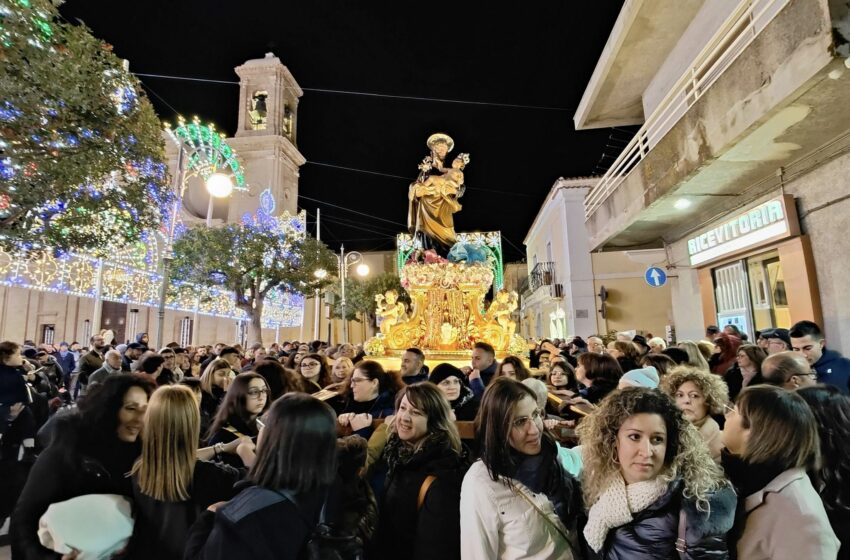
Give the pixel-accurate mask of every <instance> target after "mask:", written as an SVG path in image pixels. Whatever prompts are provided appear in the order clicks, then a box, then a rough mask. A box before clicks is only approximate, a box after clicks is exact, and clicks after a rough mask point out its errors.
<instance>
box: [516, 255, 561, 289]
mask: <svg viewBox="0 0 850 560" xmlns="http://www.w3.org/2000/svg"><path fill="white" fill-rule="evenodd" d="M554 283H555V263H553V262H540V263H537V264H536V265H534V268H532V269H531V273H530V274H529V275H528V278H526V279H525V281H524V282H523V284H522V286H523V288H524V291H525V292H527V293H528V294H533V293H534V292H536V291H537V289H538V288H540V287H541V286H551V285H552V284H554Z"/></svg>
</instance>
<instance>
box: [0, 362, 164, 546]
mask: <svg viewBox="0 0 850 560" xmlns="http://www.w3.org/2000/svg"><path fill="white" fill-rule="evenodd" d="M152 390H153V385H152V384H151V383H149V382H148V381H147V380H145V379H143V378H140V377H139V376H136V375H114V376H110V377H108V378H107V379H106V380H105V381H104V382H103V383H100V384H98V385H97V386H96V387H93V388H92V389H91V390H90V391H89V392H88V394H87V395H86V398H85V399H84V400H82V401H81V402H80V403H79V407H78V410H77V411H75V412H73V413H70V414H66V415H64V416H61V417H56V418H55V419H53V420H52V422H54V423H55V424H54V425H53V426H52V430H53V437H52V438H51V439H50V443H49V445H48V447H47V448H46V449H45V450H44V451H43V452H42V453H41V454H40V455H39V457H38V459H37V460H36V462H35V465H33V468H32V470H31V471H30V475H29V479H28V480H27V483H26V486H24V490H23V492H22V493H21V497H20V499H19V500H18V505H17V507H16V508H15V511H14V513H13V514H12V524H11V527H10V530H9V533H10V535H11V537H12V550H13V555H14V556H15V558H18V557H20V558H56V557H57V555H56V553H54V552H52V551H50V550H48V549H47V548H45V547H43V546H42V545H41V543H40V542H39V538H38V528H39V519H40V518H41V516H42V515H43V514H44V512H45V511H47V508H48V506H49V505H50V504H55V503H58V502H64V501H65V500H70V499H71V498H75V497H77V496H83V495H86V494H119V495H122V496H127V497H130V496H132V495H133V489H132V484H131V482H130V479H129V478H128V477H127V474H128V473H129V472H130V469H131V468H132V467H133V463H134V462H135V461H136V459H137V458H138V457H139V454H140V452H141V442H140V441H139V434H140V433H141V431H142V426H143V425H144V415H145V410H146V409H147V406H148V397H149V396H150V394H151V392H152Z"/></svg>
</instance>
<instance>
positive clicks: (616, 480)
mask: <svg viewBox="0 0 850 560" xmlns="http://www.w3.org/2000/svg"><path fill="white" fill-rule="evenodd" d="M667 485H668V484H667V482H665V481H664V480H663V479H662V478H661V477H655V478H654V479H653V480H647V481H646V482H636V483H634V484H629V485H628V486H627V485H626V482H625V481H624V480H623V477H622V476H620V475H619V474H618V475H616V476H614V477H612V480H611V484H610V485H609V486H608V489H607V490H605V491H604V492H603V493H602V495H601V496H599V499H598V500H597V501H596V503H595V504H593V506H592V507H591V508H590V511H589V512H588V516H587V525H585V527H584V538H585V539H587V544H589V545H590V547H591V548H592V549H593V550H594V551H595V552H597V553H598V552H599V551H600V550H602V547H603V546H604V545H605V538H606V537H607V536H608V531H610V530H611V529H614V528H616V527H620V526H622V525H625V524H626V523H629V522H631V521H632V519H633V518H632V514H634V513H637V512H639V511H642V510H644V509H646V508H647V507H649V506H651V505H652V504H654V503H655V502H656V501H657V500H658V499H659V498H660V497H661V496H663V495H664V493H665V492H666V491H667Z"/></svg>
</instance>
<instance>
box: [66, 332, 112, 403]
mask: <svg viewBox="0 0 850 560" xmlns="http://www.w3.org/2000/svg"><path fill="white" fill-rule="evenodd" d="M90 342H91V350H89V352H88V353H87V354H86V355H85V356H83V357H82V358H80V375H79V376H78V377H77V386H76V387H75V388H74V398H77V395H79V393H80V388H81V387H85V386H86V385H88V382H89V376H90V375H91V374H93V373H94V372H96V371H97V370H99V369H100V368H101V367H103V354H104V352H106V348H107V346H106V342H105V341H104V340H103V337H102V336H100V335H99V334H96V335H94V336H93V337H91V340H90Z"/></svg>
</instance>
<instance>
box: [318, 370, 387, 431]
mask: <svg viewBox="0 0 850 560" xmlns="http://www.w3.org/2000/svg"><path fill="white" fill-rule="evenodd" d="M305 359H307V358H306V357H305ZM400 388H401V381H399V379H398V378H397V377H395V376H394V375H392V374H391V373H389V372H387V371H385V370H384V368H383V366H382V365H381V364H379V363H378V362H375V361H372V360H364V361H362V362H357V365H355V366H354V371H353V372H352V373H351V391H350V393H349V395H348V398H347V400H346V402H345V406H343V408H342V413H341V414H340V415H339V418H338V422H339V425H340V426H342V427H346V426H350V427H351V430H352V431H353V432H354V433H355V434H356V435H359V436H363V437H364V438H366V439H367V440H368V439H369V437H370V436H371V435H372V432H373V431H374V430H373V428H372V421H373V420H375V419H378V418H386V417H387V416H390V415H391V414H392V413H393V410H394V409H395V395H396V393H397V392H398V390H399V389H400Z"/></svg>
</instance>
